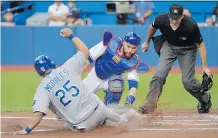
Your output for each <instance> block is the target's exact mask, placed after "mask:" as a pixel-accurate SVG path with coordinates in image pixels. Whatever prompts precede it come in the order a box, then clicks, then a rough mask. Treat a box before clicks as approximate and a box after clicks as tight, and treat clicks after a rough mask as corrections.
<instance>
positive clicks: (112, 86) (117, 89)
mask: <svg viewBox="0 0 218 138" xmlns="http://www.w3.org/2000/svg"><path fill="white" fill-rule="evenodd" d="M123 91H124V79H123V77H122V75H113V76H111V77H110V78H109V80H108V90H106V91H105V92H106V94H105V97H104V103H105V104H106V105H108V104H118V103H119V102H120V99H121V97H122V93H123Z"/></svg>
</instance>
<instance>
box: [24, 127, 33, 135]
mask: <svg viewBox="0 0 218 138" xmlns="http://www.w3.org/2000/svg"><path fill="white" fill-rule="evenodd" d="M24 130H25V131H26V132H27V134H29V133H30V132H31V131H32V130H31V129H30V128H29V127H28V126H26V128H25V129H24Z"/></svg>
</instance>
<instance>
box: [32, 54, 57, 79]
mask: <svg viewBox="0 0 218 138" xmlns="http://www.w3.org/2000/svg"><path fill="white" fill-rule="evenodd" d="M34 67H35V69H36V71H37V73H38V74H39V75H40V76H43V75H44V74H45V72H46V71H47V70H49V69H55V68H56V65H55V63H54V62H53V61H52V60H51V59H50V58H49V57H48V56H45V55H40V56H38V57H37V58H36V59H35V62H34Z"/></svg>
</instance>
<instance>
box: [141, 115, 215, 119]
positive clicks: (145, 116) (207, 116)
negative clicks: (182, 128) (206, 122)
mask: <svg viewBox="0 0 218 138" xmlns="http://www.w3.org/2000/svg"><path fill="white" fill-rule="evenodd" d="M141 117H142V118H177V119H183V118H189V119H198V118H201V119H203V118H210V119H213V120H218V115H210V114H201V115H189V116H187V115H185V116H176V115H175V116H161V115H160V116H150V115H142V116H141Z"/></svg>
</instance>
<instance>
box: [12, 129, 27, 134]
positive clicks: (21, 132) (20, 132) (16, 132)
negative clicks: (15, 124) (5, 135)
mask: <svg viewBox="0 0 218 138" xmlns="http://www.w3.org/2000/svg"><path fill="white" fill-rule="evenodd" d="M27 134H28V133H27V132H26V131H25V130H21V131H15V132H12V135H27Z"/></svg>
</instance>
